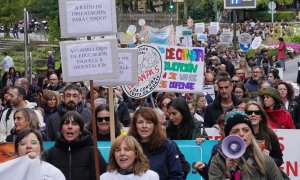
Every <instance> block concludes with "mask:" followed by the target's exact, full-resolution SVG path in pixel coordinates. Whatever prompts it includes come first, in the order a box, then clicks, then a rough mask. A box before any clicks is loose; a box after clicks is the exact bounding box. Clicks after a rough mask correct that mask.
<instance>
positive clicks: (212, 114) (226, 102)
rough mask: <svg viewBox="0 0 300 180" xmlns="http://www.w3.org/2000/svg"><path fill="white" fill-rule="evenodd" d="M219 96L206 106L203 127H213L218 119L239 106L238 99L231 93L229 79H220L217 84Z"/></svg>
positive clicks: (231, 88) (231, 87)
mask: <svg viewBox="0 0 300 180" xmlns="http://www.w3.org/2000/svg"><path fill="white" fill-rule="evenodd" d="M217 86H218V92H219V95H218V96H216V98H215V100H214V102H213V103H212V104H210V105H208V106H207V108H206V113H205V116H204V126H205V127H213V126H214V125H215V124H216V120H217V119H218V117H219V116H220V115H221V114H223V113H224V112H226V111H227V110H228V109H231V108H233V107H234V106H237V105H238V104H239V99H238V98H237V97H236V96H235V95H234V94H233V93H232V90H233V86H232V82H231V79H230V78H229V77H221V78H219V79H218V82H217Z"/></svg>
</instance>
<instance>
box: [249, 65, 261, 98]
mask: <svg viewBox="0 0 300 180" xmlns="http://www.w3.org/2000/svg"><path fill="white" fill-rule="evenodd" d="M263 77H264V72H263V70H262V68H261V67H260V66H254V67H253V68H252V72H251V77H250V79H249V80H248V81H247V83H246V84H245V87H246V89H247V90H248V92H255V91H258V90H259V85H260V84H261V82H262V81H263V80H265V79H264V78H263Z"/></svg>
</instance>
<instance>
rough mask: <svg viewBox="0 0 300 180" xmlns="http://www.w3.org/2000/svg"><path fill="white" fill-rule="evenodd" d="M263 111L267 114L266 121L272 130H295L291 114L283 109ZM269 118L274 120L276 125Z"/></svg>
mask: <svg viewBox="0 0 300 180" xmlns="http://www.w3.org/2000/svg"><path fill="white" fill-rule="evenodd" d="M265 111H266V113H267V120H268V122H269V125H270V126H271V127H272V128H273V129H295V125H294V123H293V120H292V116H291V114H290V113H289V112H288V111H286V110H284V109H283V108H279V109H274V110H271V109H265ZM270 116H271V117H273V119H274V120H276V121H277V123H274V120H272V118H271V117H270ZM278 125H280V126H278Z"/></svg>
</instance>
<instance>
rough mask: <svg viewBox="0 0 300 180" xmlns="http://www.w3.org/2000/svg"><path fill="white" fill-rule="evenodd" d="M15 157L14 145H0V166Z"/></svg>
mask: <svg viewBox="0 0 300 180" xmlns="http://www.w3.org/2000/svg"><path fill="white" fill-rule="evenodd" d="M15 157H16V154H15V144H14V143H4V144H0V164H1V163H3V162H5V161H8V160H12V159H14V158H15Z"/></svg>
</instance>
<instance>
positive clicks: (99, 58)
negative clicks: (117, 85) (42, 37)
mask: <svg viewBox="0 0 300 180" xmlns="http://www.w3.org/2000/svg"><path fill="white" fill-rule="evenodd" d="M117 47H118V42H117V39H116V38H114V39H101V40H96V41H86V40H83V41H62V42H60V49H61V58H62V69H63V71H62V72H63V77H64V81H65V82H74V81H86V80H97V79H98V80H100V79H107V78H118V77H119V75H120V74H119V71H120V68H119V64H118V61H117V58H118V56H117V49H118V48H117Z"/></svg>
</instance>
